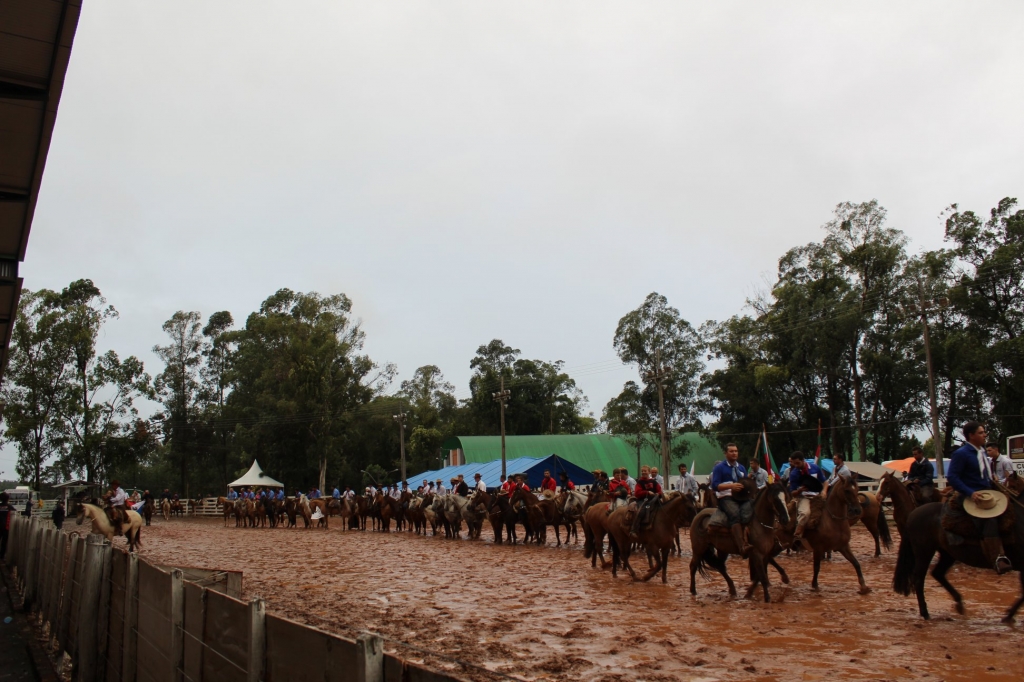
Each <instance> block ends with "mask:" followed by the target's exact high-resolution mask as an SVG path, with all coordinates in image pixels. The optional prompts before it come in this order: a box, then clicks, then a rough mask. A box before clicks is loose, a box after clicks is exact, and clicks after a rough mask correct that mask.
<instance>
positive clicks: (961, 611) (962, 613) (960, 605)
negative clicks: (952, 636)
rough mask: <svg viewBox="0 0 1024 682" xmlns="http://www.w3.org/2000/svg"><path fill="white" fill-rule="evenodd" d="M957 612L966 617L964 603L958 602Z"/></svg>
mask: <svg viewBox="0 0 1024 682" xmlns="http://www.w3.org/2000/svg"><path fill="white" fill-rule="evenodd" d="M956 612H957V613H959V614H960V615H961V616H962V615H964V603H963V602H959V601H958V602H957V603H956Z"/></svg>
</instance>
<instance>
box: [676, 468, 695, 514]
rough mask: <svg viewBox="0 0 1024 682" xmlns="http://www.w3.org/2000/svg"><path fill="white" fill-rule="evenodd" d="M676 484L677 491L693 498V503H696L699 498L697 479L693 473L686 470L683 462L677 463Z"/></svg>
mask: <svg viewBox="0 0 1024 682" xmlns="http://www.w3.org/2000/svg"><path fill="white" fill-rule="evenodd" d="M676 486H677V488H678V490H679V492H681V493H682V494H683V495H686V496H687V497H689V498H690V499H691V500H693V503H694V504H696V503H697V500H698V499H699V498H700V486H699V485H698V484H697V479H696V478H694V477H693V474H691V473H690V472H689V471H687V470H686V465H685V464H680V465H679V482H678V483H677V484H676Z"/></svg>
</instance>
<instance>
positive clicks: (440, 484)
mask: <svg viewBox="0 0 1024 682" xmlns="http://www.w3.org/2000/svg"><path fill="white" fill-rule="evenodd" d="M434 494H435V495H447V494H448V491H447V490H445V487H444V481H442V480H441V479H440V478H439V479H437V480H436V481H434Z"/></svg>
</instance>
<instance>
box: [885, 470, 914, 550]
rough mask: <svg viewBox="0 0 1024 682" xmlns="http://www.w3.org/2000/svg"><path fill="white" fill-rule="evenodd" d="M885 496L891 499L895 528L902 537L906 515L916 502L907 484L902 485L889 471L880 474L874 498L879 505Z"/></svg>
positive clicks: (912, 509) (905, 524)
mask: <svg viewBox="0 0 1024 682" xmlns="http://www.w3.org/2000/svg"><path fill="white" fill-rule="evenodd" d="M887 497H888V498H890V499H892V518H893V520H894V521H895V522H896V530H897V531H898V532H899V534H900V537H901V538H902V537H903V536H904V530H905V529H906V527H907V517H908V516H910V512H912V511H914V510H915V509H917V502H916V501H915V500H914V496H913V494H912V493H911V492H910V491H909V490H908V489H907V486H905V485H903V483H902V482H901V481H900V480H899V479H898V478H896V476H895V475H894V473H893V472H891V471H889V472H886V473H885V474H883V475H882V478H881V480H880V482H879V484H878V492H877V493H875V500H877V502H878V504H879V505H881V504H882V502H884V501H885V498H887Z"/></svg>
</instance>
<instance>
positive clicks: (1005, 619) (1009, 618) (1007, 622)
mask: <svg viewBox="0 0 1024 682" xmlns="http://www.w3.org/2000/svg"><path fill="white" fill-rule="evenodd" d="M999 622H1000V623H1002V624H1003V625H1013V616H1003V619H1002V620H1000V621H999Z"/></svg>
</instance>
